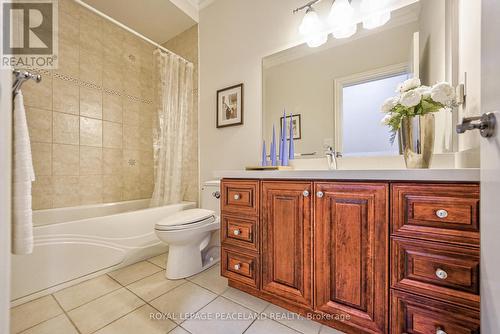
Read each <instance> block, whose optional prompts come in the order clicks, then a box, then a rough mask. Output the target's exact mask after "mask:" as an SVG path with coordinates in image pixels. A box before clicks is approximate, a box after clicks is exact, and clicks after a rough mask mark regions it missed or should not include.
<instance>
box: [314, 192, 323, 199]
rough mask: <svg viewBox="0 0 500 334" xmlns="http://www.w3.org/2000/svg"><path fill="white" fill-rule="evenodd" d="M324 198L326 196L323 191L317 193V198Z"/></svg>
mask: <svg viewBox="0 0 500 334" xmlns="http://www.w3.org/2000/svg"><path fill="white" fill-rule="evenodd" d="M323 196H325V194H324V193H323V192H322V191H318V192H317V193H316V197H318V198H322V197H323Z"/></svg>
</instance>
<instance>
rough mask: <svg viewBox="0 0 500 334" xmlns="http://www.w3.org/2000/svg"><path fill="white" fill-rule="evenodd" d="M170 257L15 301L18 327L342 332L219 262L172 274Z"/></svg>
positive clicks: (39, 332) (124, 333)
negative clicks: (255, 292) (240, 279)
mask: <svg viewBox="0 0 500 334" xmlns="http://www.w3.org/2000/svg"><path fill="white" fill-rule="evenodd" d="M165 263H166V254H162V255H159V256H156V257H153V258H151V259H148V260H146V261H142V262H138V263H135V264H132V265H130V266H128V267H125V268H121V269H118V270H116V271H113V272H110V273H108V274H106V275H102V276H99V277H97V278H93V279H91V280H88V281H85V282H83V283H80V284H77V285H74V286H72V287H69V288H66V289H64V290H61V291H58V292H56V293H54V294H52V295H49V296H45V297H42V298H39V299H36V300H34V301H31V302H28V303H26V304H23V305H19V306H16V307H14V308H12V310H11V333H29V334H90V333H96V334H129V333H130V334H136V333H141V334H160V333H161V334H166V333H172V334H182V333H184V334H185V333H192V334H198V333H203V334H211V333H217V334H222V333H227V334H240V333H247V334H267V333H273V334H293V333H303V334H313V333H314V334H341V332H339V331H336V330H334V329H331V328H329V327H326V326H322V325H320V324H318V323H315V322H312V321H310V320H307V319H304V318H300V317H298V316H297V315H295V316H294V317H291V316H289V315H293V314H292V313H290V312H288V311H286V310H284V309H282V308H280V307H278V306H275V305H272V304H270V303H268V302H265V301H263V300H261V299H258V298H255V297H253V296H250V295H248V294H246V293H243V292H241V291H239V290H236V289H233V288H230V287H228V286H227V280H226V279H225V278H223V277H221V276H220V274H219V272H220V267H219V265H216V266H214V267H213V268H211V269H209V270H207V271H205V272H202V273H200V274H198V275H195V276H192V277H189V278H187V279H183V280H176V281H172V280H168V279H166V278H165V275H164V269H165ZM273 314H274V315H276V314H278V316H273ZM283 314H286V315H287V316H286V317H284V316H283ZM164 315H174V316H170V317H165V316H164ZM227 315H233V316H232V317H231V318H230V319H228V318H227ZM235 315H237V316H235ZM258 315H260V316H258ZM280 315H281V316H280ZM152 318H154V319H152ZM284 318H286V319H284ZM274 319H275V320H276V321H275V320H274Z"/></svg>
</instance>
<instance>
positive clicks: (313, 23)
mask: <svg viewBox="0 0 500 334" xmlns="http://www.w3.org/2000/svg"><path fill="white" fill-rule="evenodd" d="M299 32H300V34H301V35H302V36H304V37H305V39H306V43H307V45H308V46H309V47H311V48H315V47H318V46H321V45H323V44H325V43H326V41H327V40H328V33H327V32H326V30H325V27H324V25H323V23H322V22H321V20H320V19H319V16H318V13H316V11H315V10H314V8H313V7H312V5H307V9H306V15H304V18H303V19H302V23H301V24H300V27H299Z"/></svg>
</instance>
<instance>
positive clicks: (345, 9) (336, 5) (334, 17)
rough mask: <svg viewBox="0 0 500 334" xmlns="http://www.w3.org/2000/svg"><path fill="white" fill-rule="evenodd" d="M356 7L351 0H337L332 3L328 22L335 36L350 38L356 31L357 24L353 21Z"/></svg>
mask: <svg viewBox="0 0 500 334" xmlns="http://www.w3.org/2000/svg"><path fill="white" fill-rule="evenodd" d="M353 17H354V8H352V6H351V3H350V2H349V0H335V1H334V2H333V4H332V8H331V10H330V14H329V15H328V23H329V25H330V26H331V28H332V35H333V37H335V38H348V37H351V36H352V35H354V34H355V33H356V31H357V30H358V27H357V25H356V24H355V23H354V22H353Z"/></svg>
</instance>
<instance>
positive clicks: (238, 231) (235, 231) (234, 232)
mask: <svg viewBox="0 0 500 334" xmlns="http://www.w3.org/2000/svg"><path fill="white" fill-rule="evenodd" d="M240 233H241V231H240V230H239V229H236V230H234V231H233V234H234V235H240Z"/></svg>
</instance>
